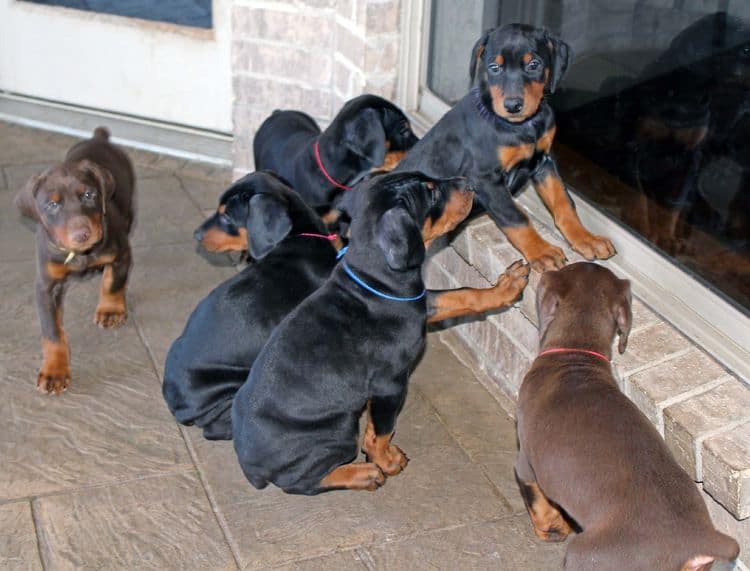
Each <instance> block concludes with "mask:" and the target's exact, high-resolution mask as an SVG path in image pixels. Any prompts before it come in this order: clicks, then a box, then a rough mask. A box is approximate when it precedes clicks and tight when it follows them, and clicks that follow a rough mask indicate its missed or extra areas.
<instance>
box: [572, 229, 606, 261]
mask: <svg viewBox="0 0 750 571" xmlns="http://www.w3.org/2000/svg"><path fill="white" fill-rule="evenodd" d="M572 246H573V249H574V250H575V251H576V252H578V253H579V254H581V256H583V257H584V258H586V259H587V260H606V259H607V258H611V257H612V256H614V255H615V254H616V253H617V250H615V247H614V245H613V244H612V242H611V241H610V239H609V238H605V237H604V236H596V235H594V234H588V235H587V236H586V237H585V238H583V239H581V240H578V241H577V242H576V243H575V244H572Z"/></svg>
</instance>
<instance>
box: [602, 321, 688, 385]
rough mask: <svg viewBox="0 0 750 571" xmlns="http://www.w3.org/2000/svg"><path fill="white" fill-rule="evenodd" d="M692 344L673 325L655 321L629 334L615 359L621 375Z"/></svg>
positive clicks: (685, 348) (664, 357) (684, 349)
mask: <svg viewBox="0 0 750 571" xmlns="http://www.w3.org/2000/svg"><path fill="white" fill-rule="evenodd" d="M692 347H693V345H692V343H690V341H689V340H688V339H686V338H685V337H683V336H682V335H681V334H680V333H679V332H678V331H677V330H676V329H675V328H674V327H672V326H671V325H669V324H667V323H655V324H654V325H650V326H648V327H645V328H643V329H640V330H636V331H634V332H632V333H631V334H630V337H629V338H628V347H627V350H626V351H625V353H624V354H623V355H619V356H617V357H616V359H615V361H616V363H617V366H618V370H619V371H620V374H621V376H623V377H625V376H627V375H629V374H630V373H631V372H635V371H637V370H639V369H641V368H644V367H646V366H648V365H650V364H651V363H654V362H656V361H661V360H664V359H666V358H667V357H668V356H670V355H673V354H675V353H679V352H682V351H687V350H688V349H690V348H692Z"/></svg>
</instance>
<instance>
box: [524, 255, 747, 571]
mask: <svg viewBox="0 0 750 571" xmlns="http://www.w3.org/2000/svg"><path fill="white" fill-rule="evenodd" d="M582 285H585V287H582ZM537 312H538V315H539V331H540V341H539V347H540V350H541V351H540V354H539V356H538V357H537V359H536V360H535V361H534V363H533V365H532V367H531V369H530V370H529V372H528V374H527V375H526V377H525V378H524V381H523V384H522V386H521V391H520V394H519V399H518V440H519V447H520V450H519V453H518V460H517V462H516V478H517V480H518V483H519V486H520V488H521V493H522V495H523V497H524V501H525V502H526V507H527V509H528V511H529V515H530V516H531V521H532V524H533V526H534V531H535V533H536V535H537V536H538V537H539V538H541V539H544V540H545V541H560V540H562V539H564V538H565V537H566V536H567V535H568V533H569V532H570V531H571V527H570V525H569V524H568V521H566V516H569V517H570V518H572V519H573V520H574V521H575V522H576V523H577V524H578V525H579V526H580V528H582V530H583V532H582V533H581V534H580V535H578V536H577V537H575V538H574V539H573V541H571V543H570V546H569V547H568V551H567V554H566V558H565V568H566V569H575V570H576V571H580V570H584V569H592V570H594V569H596V570H597V571H606V570H618V571H619V570H622V569H629V570H636V569H642V570H644V571H646V570H648V571H651V570H654V569H659V570H663V571H698V570H704V569H709V568H710V566H711V563H712V562H713V561H714V560H715V559H725V560H732V559H734V558H736V557H737V554H738V552H739V547H738V545H737V542H736V541H734V540H733V539H732V538H730V537H728V536H726V535H724V534H722V533H719V532H718V531H716V529H715V528H714V526H713V524H712V523H711V519H710V517H709V515H708V511H707V509H706V506H705V504H704V503H703V500H702V498H701V496H700V494H699V493H698V490H697V489H696V487H695V484H694V483H693V481H692V479H691V478H690V476H688V475H687V474H686V473H685V472H684V471H683V470H682V468H680V466H679V465H678V464H677V462H675V460H674V458H673V457H672V455H671V454H670V452H669V450H668V449H667V447H666V445H665V444H664V441H663V440H662V438H661V437H660V435H659V433H658V432H657V431H656V429H655V428H654V427H653V426H652V425H651V423H650V422H649V421H648V419H647V418H646V417H645V416H644V415H643V414H642V413H641V412H640V411H639V410H638V408H636V406H635V405H634V404H633V403H632V402H631V401H630V400H629V399H628V398H627V397H625V395H623V394H622V393H621V392H620V391H619V389H618V387H617V384H616V382H615V379H614V377H613V375H612V368H611V365H610V363H609V359H610V357H611V345H612V340H613V338H614V336H615V333H618V334H619V336H620V341H619V345H618V349H619V351H620V353H622V352H624V351H625V346H626V344H627V339H628V333H629V332H630V326H631V321H632V317H631V309H630V282H628V281H627V280H620V279H617V278H616V277H615V276H614V274H612V272H610V271H609V270H607V269H606V268H603V267H601V266H598V265H596V264H592V263H586V262H583V263H578V264H573V265H570V266H568V267H566V268H564V269H562V270H560V271H555V272H549V273H546V274H544V276H542V279H541V281H540V282H539V289H538V292H537ZM563 514H566V515H563Z"/></svg>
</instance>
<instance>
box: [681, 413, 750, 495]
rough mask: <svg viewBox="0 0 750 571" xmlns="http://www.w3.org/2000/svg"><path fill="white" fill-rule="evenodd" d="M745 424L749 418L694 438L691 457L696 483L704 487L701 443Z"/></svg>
mask: <svg viewBox="0 0 750 571" xmlns="http://www.w3.org/2000/svg"><path fill="white" fill-rule="evenodd" d="M746 422H750V416H745V417H743V418H740V419H738V420H735V421H733V422H730V423H729V424H725V425H724V426H720V427H719V428H714V429H713V430H707V431H706V432H703V433H701V434H700V435H698V436H696V437H695V441H694V442H693V456H695V477H696V478H697V479H698V480H697V481H699V482H701V484H703V485H705V482H704V481H703V453H702V452H701V449H702V448H703V442H704V441H705V440H708V439H709V438H712V437H714V436H719V435H721V434H724V433H725V432H729V431H730V430H734V429H735V428H737V427H738V426H741V425H743V424H745V423H746Z"/></svg>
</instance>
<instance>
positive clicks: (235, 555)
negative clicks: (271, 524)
mask: <svg viewBox="0 0 750 571" xmlns="http://www.w3.org/2000/svg"><path fill="white" fill-rule="evenodd" d="M133 324H134V325H135V329H136V331H137V333H138V337H139V338H140V339H141V343H143V345H144V347H145V348H146V351H147V352H148V355H149V359H150V360H151V367H152V368H153V370H154V373H155V374H156V381H157V383H159V384H160V385H161V382H160V381H161V377H160V376H159V367H158V366H157V365H156V357H155V355H154V352H153V349H152V348H151V345H150V344H149V343H148V341H147V340H146V335H145V333H144V332H143V330H142V328H141V325H140V323H139V322H138V318H137V316H136V315H133ZM177 430H178V431H179V433H180V436H181V437H182V441H183V443H184V444H185V448H186V449H187V452H188V456H189V457H190V461H191V462H192V464H193V467H194V469H195V472H196V474H197V476H198V481H199V482H200V484H201V489H202V490H203V493H204V494H205V497H206V501H207V502H208V505H209V506H210V507H211V511H212V512H213V514H214V520H215V521H216V523H217V525H218V526H219V529H220V530H221V534H222V536H223V537H224V541H225V542H226V546H227V548H228V549H229V553H230V554H231V556H232V559H233V560H234V564H235V566H236V567H237V569H242V565H241V564H240V562H241V559H240V556H239V550H238V549H237V547H236V545H235V543H234V541H233V540H232V536H231V534H230V533H229V528H228V527H227V525H226V521H225V520H224V519H223V514H222V517H219V514H220V513H221V511H220V509H219V506H218V505H217V504H216V501H215V498H214V497H213V495H212V494H210V493H209V491H208V489H207V486H206V481H205V479H204V478H203V474H202V472H201V470H200V466H199V463H198V458H197V455H196V453H195V448H194V447H193V446H192V443H191V442H190V439H189V438H187V437H186V435H185V431H184V429H183V427H181V426H179V425H178V427H177Z"/></svg>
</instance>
